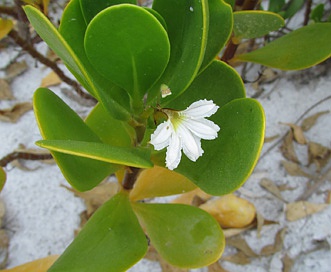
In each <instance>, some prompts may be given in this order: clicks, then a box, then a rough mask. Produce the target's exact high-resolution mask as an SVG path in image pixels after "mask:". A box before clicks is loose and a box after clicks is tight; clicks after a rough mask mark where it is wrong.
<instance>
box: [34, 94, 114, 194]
mask: <svg viewBox="0 0 331 272" xmlns="http://www.w3.org/2000/svg"><path fill="white" fill-rule="evenodd" d="M34 110H35V115H36V119H37V122H38V125H39V129H40V132H41V135H42V136H43V138H44V139H47V140H76V141H91V142H101V141H100V139H99V137H98V136H97V135H96V134H95V133H94V132H93V131H92V130H91V129H90V128H89V127H88V126H87V125H86V124H85V123H84V121H83V120H82V119H81V118H80V117H79V116H78V115H77V114H76V113H75V112H74V111H73V110H72V109H70V108H69V107H68V106H67V105H66V104H65V103H64V102H63V101H62V100H61V99H60V98H59V97H57V96H56V95H55V94H54V93H52V92H51V91H50V90H48V89H45V88H40V89H38V90H37V91H36V92H35V94H34ZM51 153H52V155H53V157H54V159H55V161H56V162H57V164H58V165H59V167H60V169H61V171H62V173H63V175H64V176H65V178H66V179H67V180H68V182H69V183H70V184H71V185H72V186H73V187H75V188H76V189H77V190H79V191H85V190H89V189H92V188H93V187H94V186H96V185H97V184H98V183H99V182H101V181H102V180H103V179H104V178H105V177H106V176H107V175H109V174H111V173H113V172H115V171H116V170H118V169H119V166H118V165H113V164H109V163H106V162H101V161H96V160H92V159H87V158H82V157H77V156H72V155H68V154H62V153H59V152H53V151H52V152H51Z"/></svg>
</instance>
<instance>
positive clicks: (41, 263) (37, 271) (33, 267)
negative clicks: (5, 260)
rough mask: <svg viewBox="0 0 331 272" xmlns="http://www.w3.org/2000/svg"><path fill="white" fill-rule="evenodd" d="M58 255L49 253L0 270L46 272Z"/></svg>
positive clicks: (8, 271)
mask: <svg viewBox="0 0 331 272" xmlns="http://www.w3.org/2000/svg"><path fill="white" fill-rule="evenodd" d="M58 257H59V256H58V255H51V256H48V257H45V258H41V259H38V260H35V261H32V262H28V263H25V264H21V265H19V266H16V267H13V268H9V269H4V270H0V272H31V271H33V272H46V271H47V270H48V269H49V268H50V266H51V265H52V264H53V263H54V262H55V260H56V259H57V258H58Z"/></svg>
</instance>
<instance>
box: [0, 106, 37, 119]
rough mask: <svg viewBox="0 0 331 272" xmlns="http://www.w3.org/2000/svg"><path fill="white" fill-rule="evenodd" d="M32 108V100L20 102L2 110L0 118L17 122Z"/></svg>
mask: <svg viewBox="0 0 331 272" xmlns="http://www.w3.org/2000/svg"><path fill="white" fill-rule="evenodd" d="M30 110H32V104H31V103H30V102H24V103H18V104H16V105H14V106H13V107H11V108H8V109H3V110H0V120H1V121H5V122H12V123H16V122H17V120H18V119H19V118H20V117H21V116H22V115H23V114H24V113H26V112H27V111H30Z"/></svg>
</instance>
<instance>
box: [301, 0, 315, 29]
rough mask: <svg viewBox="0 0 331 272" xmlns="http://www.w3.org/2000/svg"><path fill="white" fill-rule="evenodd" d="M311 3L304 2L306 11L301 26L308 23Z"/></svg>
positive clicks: (308, 1) (308, 0)
mask: <svg viewBox="0 0 331 272" xmlns="http://www.w3.org/2000/svg"><path fill="white" fill-rule="evenodd" d="M312 3H313V1H312V0H307V2H306V10H305V18H304V20H303V25H304V26H305V25H307V24H308V22H309V15H310V12H311V5H312Z"/></svg>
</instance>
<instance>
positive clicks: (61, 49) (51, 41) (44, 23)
mask: <svg viewBox="0 0 331 272" xmlns="http://www.w3.org/2000/svg"><path fill="white" fill-rule="evenodd" d="M23 9H24V11H25V13H26V15H27V17H28V19H29V21H30V23H31V24H32V26H33V27H34V29H35V30H36V31H37V33H38V34H39V36H40V37H41V38H42V39H43V40H44V41H45V42H46V43H47V44H48V46H49V47H50V48H51V49H52V50H53V51H54V52H55V53H56V54H57V55H58V56H59V57H60V58H61V59H62V60H63V62H64V63H65V64H66V65H67V67H68V68H69V70H70V71H71V72H72V73H73V75H74V76H75V77H76V78H77V80H78V81H79V82H80V83H81V84H82V85H83V86H84V87H85V88H86V89H87V90H88V91H89V92H90V93H91V94H92V95H94V96H95V95H96V93H95V90H94V89H93V87H92V83H91V79H90V78H89V77H88V74H87V72H86V70H85V68H84V66H83V65H82V63H81V61H80V60H79V59H78V57H77V56H76V55H75V53H74V52H73V50H72V49H71V48H70V46H69V45H68V43H67V42H66V41H65V40H64V38H63V37H62V36H61V34H60V33H59V32H58V30H57V29H56V28H55V27H54V26H53V25H52V23H51V22H50V21H49V20H48V19H47V17H46V16H45V15H44V14H43V13H42V12H41V11H39V10H38V9H36V8H34V7H32V6H24V7H23Z"/></svg>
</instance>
